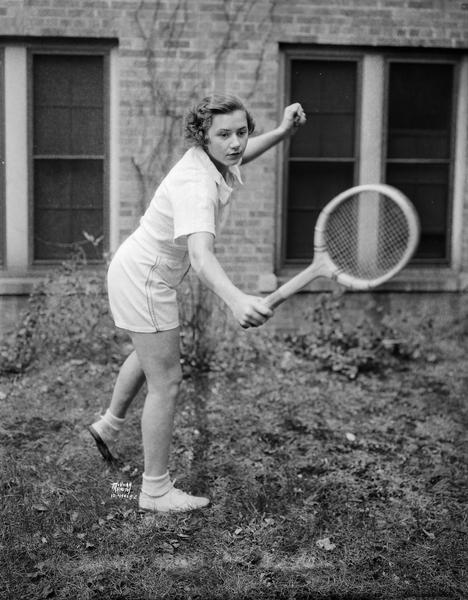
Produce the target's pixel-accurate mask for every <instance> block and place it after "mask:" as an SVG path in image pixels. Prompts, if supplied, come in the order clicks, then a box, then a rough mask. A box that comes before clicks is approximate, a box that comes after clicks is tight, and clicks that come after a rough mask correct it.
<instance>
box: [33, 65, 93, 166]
mask: <svg viewBox="0 0 468 600" xmlns="http://www.w3.org/2000/svg"><path fill="white" fill-rule="evenodd" d="M103 86H104V62H103V58H102V57H101V56H80V55H67V56H57V55H54V54H51V55H49V54H44V55H40V54H38V55H34V61H33V88H34V94H33V97H34V121H33V125H34V152H35V154H49V155H50V154H52V155H63V154H77V155H83V154H85V155H86V154H102V153H103V152H104V146H103V111H104V92H103Z"/></svg>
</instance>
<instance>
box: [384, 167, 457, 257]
mask: <svg viewBox="0 0 468 600" xmlns="http://www.w3.org/2000/svg"><path fill="white" fill-rule="evenodd" d="M448 181H449V169H448V166H447V165H414V164H409V165H404V164H403V165H401V164H400V165H399V164H390V165H389V166H388V168H387V182H388V183H389V184H390V185H394V186H395V187H396V188H398V189H400V190H401V191H402V192H403V193H404V194H406V195H407V196H408V198H410V199H411V202H412V203H413V204H414V207H415V208H416V210H417V212H418V215H419V220H420V223H421V240H420V244H419V247H418V250H417V253H416V257H417V258H420V259H437V258H444V257H445V256H446V254H447V253H446V245H447V228H448V208H447V207H448V202H447V190H448Z"/></svg>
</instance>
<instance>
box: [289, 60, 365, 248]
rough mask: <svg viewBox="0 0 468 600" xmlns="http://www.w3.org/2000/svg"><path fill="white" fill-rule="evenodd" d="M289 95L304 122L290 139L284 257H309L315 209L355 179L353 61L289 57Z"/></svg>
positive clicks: (354, 81) (354, 75) (318, 211)
mask: <svg viewBox="0 0 468 600" xmlns="http://www.w3.org/2000/svg"><path fill="white" fill-rule="evenodd" d="M290 64H291V71H290V81H291V90H290V98H291V101H295V100H299V101H300V102H301V104H302V106H303V108H304V110H305V112H306V113H307V124H306V125H305V126H304V127H301V128H300V129H299V130H298V132H297V133H296V134H295V135H294V137H293V138H292V139H291V144H290V157H289V161H288V189H287V207H286V240H285V249H286V260H296V259H311V258H312V257H313V253H314V247H313V237H314V235H313V234H314V227H315V222H316V220H317V217H318V215H319V213H320V210H321V209H322V208H323V206H324V205H325V204H326V203H327V202H329V201H330V200H331V199H332V198H333V197H334V196H336V195H337V194H338V193H340V192H342V191H343V190H345V189H346V188H348V187H350V186H352V185H353V182H354V160H355V136H356V76H357V63H356V62H355V61H345V60H338V61H335V60H313V59H311V60H302V59H301V60H292V61H291V63H290Z"/></svg>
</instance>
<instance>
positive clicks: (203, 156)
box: [192, 146, 244, 188]
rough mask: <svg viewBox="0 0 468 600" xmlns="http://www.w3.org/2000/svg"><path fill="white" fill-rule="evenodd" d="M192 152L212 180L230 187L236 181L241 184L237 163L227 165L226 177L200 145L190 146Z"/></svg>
mask: <svg viewBox="0 0 468 600" xmlns="http://www.w3.org/2000/svg"><path fill="white" fill-rule="evenodd" d="M192 150H193V152H194V153H195V155H196V156H198V158H199V159H200V161H201V162H202V164H203V165H204V167H205V168H206V170H207V171H208V172H209V173H210V175H211V176H212V177H213V179H214V181H215V182H216V183H217V184H218V185H223V184H224V185H227V186H228V187H230V188H232V187H233V186H234V185H235V184H236V183H238V184H239V185H243V183H244V182H243V181H242V177H241V173H240V169H239V166H238V165H233V166H232V167H228V170H227V173H226V177H223V176H222V175H221V173H220V172H219V171H218V169H217V168H216V167H215V165H214V163H213V161H212V160H211V159H210V157H209V156H208V154H207V153H206V152H205V151H204V150H203V148H202V147H201V146H194V147H193V148H192Z"/></svg>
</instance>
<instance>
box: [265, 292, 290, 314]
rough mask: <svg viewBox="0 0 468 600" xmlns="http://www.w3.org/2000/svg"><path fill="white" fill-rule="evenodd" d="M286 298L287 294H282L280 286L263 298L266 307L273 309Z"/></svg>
mask: <svg viewBox="0 0 468 600" xmlns="http://www.w3.org/2000/svg"><path fill="white" fill-rule="evenodd" d="M286 299H287V296H283V294H282V293H281V288H279V289H278V290H276V291H275V292H273V293H272V294H270V295H269V296H267V297H266V298H265V302H266V303H267V306H268V308H271V309H274V308H276V307H277V306H279V305H280V304H282V303H283V302H284V301H285V300H286Z"/></svg>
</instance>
